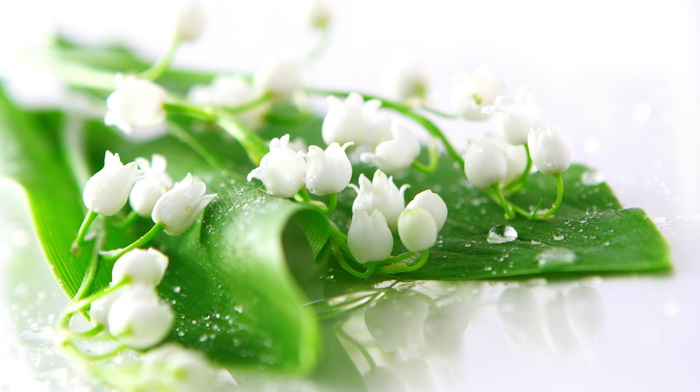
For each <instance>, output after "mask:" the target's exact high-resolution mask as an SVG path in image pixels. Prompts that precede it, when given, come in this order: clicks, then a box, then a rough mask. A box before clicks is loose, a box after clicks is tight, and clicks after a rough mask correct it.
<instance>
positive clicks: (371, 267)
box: [335, 252, 376, 279]
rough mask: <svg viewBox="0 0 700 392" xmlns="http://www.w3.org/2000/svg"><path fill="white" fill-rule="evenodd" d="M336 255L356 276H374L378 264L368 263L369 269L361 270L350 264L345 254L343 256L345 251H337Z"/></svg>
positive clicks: (341, 263) (347, 269)
mask: <svg viewBox="0 0 700 392" xmlns="http://www.w3.org/2000/svg"><path fill="white" fill-rule="evenodd" d="M335 256H336V257H337V259H338V263H339V264H340V266H341V267H342V268H343V269H344V270H345V271H347V272H348V273H349V274H350V275H352V276H354V277H356V278H360V279H367V278H369V277H370V276H372V274H373V273H374V270H375V268H376V266H375V265H374V264H373V263H367V270H365V272H360V271H358V270H356V269H354V268H353V267H352V266H351V265H350V264H348V262H347V260H345V256H343V252H335Z"/></svg>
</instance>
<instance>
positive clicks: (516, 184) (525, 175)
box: [504, 143, 532, 193]
mask: <svg viewBox="0 0 700 392" xmlns="http://www.w3.org/2000/svg"><path fill="white" fill-rule="evenodd" d="M523 148H525V156H526V157H527V162H526V163H525V169H524V170H523V172H522V174H520V177H518V179H517V180H515V181H513V182H512V183H510V184H508V185H507V186H506V187H505V188H504V190H505V191H506V192H508V193H513V192H517V191H519V190H521V189H523V188H526V187H527V183H528V179H529V178H530V171H531V170H532V157H531V156H530V147H529V146H528V145H527V143H525V144H523Z"/></svg>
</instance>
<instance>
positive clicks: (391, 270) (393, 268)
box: [379, 249, 430, 274]
mask: <svg viewBox="0 0 700 392" xmlns="http://www.w3.org/2000/svg"><path fill="white" fill-rule="evenodd" d="M413 253H414V252H411V255H412V254H413ZM429 256H430V249H426V250H424V251H423V253H421V257H420V260H418V262H417V263H415V264H411V265H408V266H407V265H406V264H405V263H396V264H390V265H385V266H384V267H381V268H380V269H379V272H381V273H383V274H401V273H404V272H411V271H415V270H417V269H420V268H423V266H424V265H425V263H427V262H428V257H429Z"/></svg>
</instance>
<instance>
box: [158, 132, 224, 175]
mask: <svg viewBox="0 0 700 392" xmlns="http://www.w3.org/2000/svg"><path fill="white" fill-rule="evenodd" d="M168 129H169V130H170V133H171V134H172V135H173V136H175V138H176V139H178V140H180V141H181V142H182V144H184V145H186V146H187V147H189V148H191V149H192V151H194V152H195V153H196V154H197V155H199V156H200V157H201V158H202V159H204V161H205V162H206V163H208V164H209V166H211V167H213V168H214V169H217V170H224V167H223V165H221V164H220V163H219V162H218V161H217V160H216V158H214V156H213V155H211V154H210V153H209V150H207V148H206V147H204V146H203V145H202V144H201V143H199V141H198V140H197V138H195V137H194V136H192V135H190V134H189V133H188V132H187V131H186V130H185V129H184V128H183V127H181V126H180V125H179V124H178V123H176V122H175V121H169V122H168Z"/></svg>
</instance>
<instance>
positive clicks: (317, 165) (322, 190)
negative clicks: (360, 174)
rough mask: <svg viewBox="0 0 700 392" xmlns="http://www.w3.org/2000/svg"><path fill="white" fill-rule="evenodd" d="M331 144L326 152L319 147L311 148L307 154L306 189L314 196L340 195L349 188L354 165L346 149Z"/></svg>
mask: <svg viewBox="0 0 700 392" xmlns="http://www.w3.org/2000/svg"><path fill="white" fill-rule="evenodd" d="M349 145H350V143H346V144H345V145H343V146H342V147H341V146H340V145H338V143H331V145H330V146H328V147H327V148H326V150H325V151H324V150H323V149H321V148H320V147H318V146H311V147H309V152H308V153H307V154H306V188H307V189H308V190H309V192H311V193H312V194H314V195H319V196H321V195H327V194H329V193H338V192H340V191H342V190H343V189H345V188H347V186H348V184H350V178H351V177H352V165H351V164H350V160H349V159H348V156H347V154H346V153H345V149H346V148H347V147H348V146H349Z"/></svg>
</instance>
